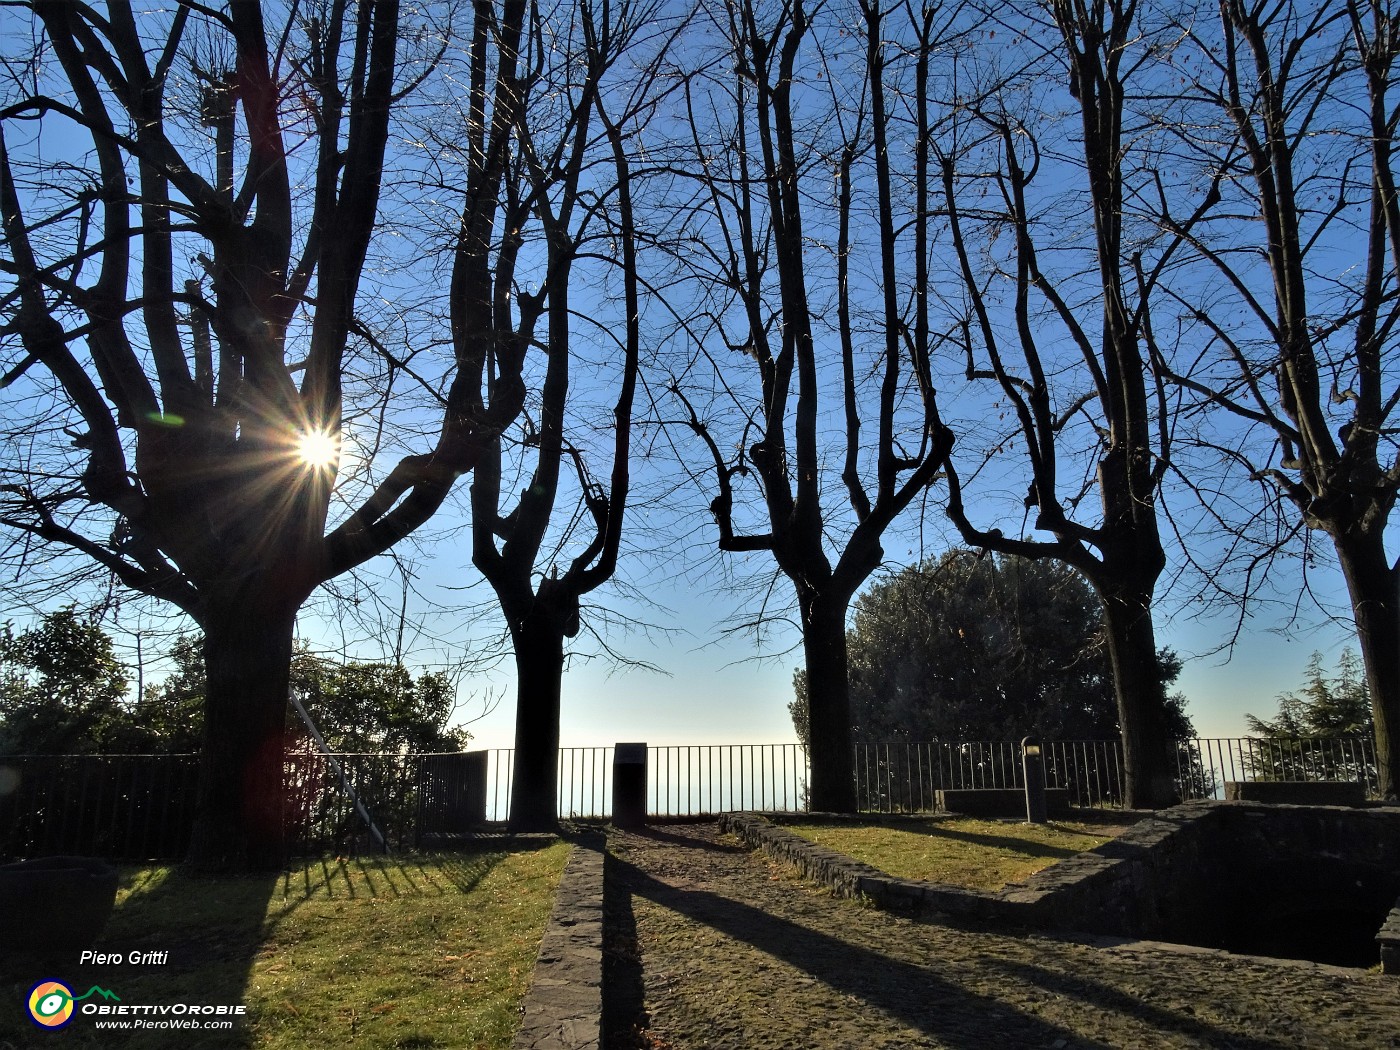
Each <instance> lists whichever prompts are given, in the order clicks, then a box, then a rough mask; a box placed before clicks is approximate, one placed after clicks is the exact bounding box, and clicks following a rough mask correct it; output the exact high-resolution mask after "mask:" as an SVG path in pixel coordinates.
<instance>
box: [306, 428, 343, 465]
mask: <svg viewBox="0 0 1400 1050" xmlns="http://www.w3.org/2000/svg"><path fill="white" fill-rule="evenodd" d="M296 450H297V459H298V460H300V461H301V464H302V466H304V467H306V468H307V469H308V470H331V469H332V468H334V467H335V466H336V465H337V464H338V463H339V462H340V440H339V439H338V438H337V437H336V436H335V435H334V434H328V433H326V431H324V430H308V431H306V432H305V433H303V434H301V435H300V436H299V437H298V438H297V444H296Z"/></svg>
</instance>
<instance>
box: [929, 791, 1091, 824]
mask: <svg viewBox="0 0 1400 1050" xmlns="http://www.w3.org/2000/svg"><path fill="white" fill-rule="evenodd" d="M935 794H936V797H937V802H938V808H939V809H941V810H943V811H944V812H947V813H958V814H961V815H963V816H966V817H984V818H987V819H990V820H1015V819H1016V818H1018V817H1019V818H1020V819H1021V820H1025V819H1026V793H1025V792H1024V791H1022V790H1021V789H1020V788H956V789H948V790H944V791H939V792H936V793H935ZM1045 810H1046V814H1047V815H1048V816H1049V817H1050V819H1051V820H1067V819H1069V815H1070V813H1069V792H1068V791H1067V790H1066V789H1065V788H1047V789H1046V791H1045Z"/></svg>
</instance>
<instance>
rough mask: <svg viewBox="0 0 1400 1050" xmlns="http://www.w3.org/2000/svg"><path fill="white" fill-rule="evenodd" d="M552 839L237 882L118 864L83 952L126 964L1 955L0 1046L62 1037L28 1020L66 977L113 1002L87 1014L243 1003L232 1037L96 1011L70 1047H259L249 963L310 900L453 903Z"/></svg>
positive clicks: (316, 864)
mask: <svg viewBox="0 0 1400 1050" xmlns="http://www.w3.org/2000/svg"><path fill="white" fill-rule="evenodd" d="M549 844H550V843H549V842H548V841H538V842H536V841H522V842H511V843H508V844H504V843H491V844H483V847H482V848H480V849H473V850H464V851H461V852H458V853H453V854H443V855H437V856H433V857H419V856H414V855H396V856H392V857H384V856H368V857H362V858H355V859H347V858H343V857H320V858H301V859H299V860H296V861H293V862H292V863H291V864H290V865H289V867H288V868H287V869H286V870H284V871H281V872H269V873H265V874H259V875H249V876H236V877H235V876H208V875H191V874H186V873H184V872H182V871H181V870H179V869H178V868H175V867H147V868H131V867H123V868H122V869H121V883H120V889H119V893H118V904H117V908H116V909H115V910H114V912H113V914H112V918H111V920H110V921H109V922H108V924H107V927H106V929H105V930H104V931H103V933H102V934H101V935H100V936H99V938H98V940H97V943H95V944H93V945H90V946H88V947H90V948H91V949H92V950H93V951H97V952H101V953H103V954H104V955H111V956H116V957H118V960H119V961H116V962H104V963H102V964H96V963H94V962H92V961H88V962H86V963H83V962H81V955H80V950H78V949H72V950H62V951H42V950H41V951H30V952H6V953H3V956H0V997H3V1000H4V1001H3V1003H2V1004H0V1050H8V1048H10V1047H15V1048H18V1047H26V1048H27V1047H30V1046H35V1047H40V1046H42V1047H52V1046H53V1045H54V1039H55V1033H54V1032H51V1031H47V1030H44V1029H41V1028H40V1027H38V1026H37V1025H35V1024H34V1023H33V1022H32V1021H31V1019H30V1018H29V1014H28V1007H27V998H28V994H29V990H30V989H31V988H32V987H33V986H34V985H35V984H37V983H38V982H39V981H42V980H57V981H62V982H63V983H64V984H66V985H67V986H68V987H69V988H70V989H72V991H73V993H74V995H76V996H81V995H83V994H84V993H85V992H87V991H88V990H89V989H90V988H91V987H93V986H94V985H96V986H98V987H100V988H102V989H104V990H107V991H110V992H112V993H114V994H115V995H116V996H118V999H117V1000H111V1001H108V1000H105V999H104V998H103V997H102V996H101V995H94V996H93V997H90V998H89V999H87V1000H84V1001H82V1002H80V1003H79V1004H78V1005H79V1009H80V1010H81V1009H82V1007H85V1006H96V1005H103V1004H108V1003H110V1005H115V1004H116V1003H118V1002H120V1003H123V1004H126V1005H128V1006H131V1005H155V1006H161V1005H174V1004H177V1003H178V1004H200V1005H206V1004H207V1005H213V1006H218V1005H228V1006H238V1005H244V1006H247V1013H246V1014H245V1015H244V1017H243V1018H241V1019H238V1020H236V1021H235V1027H234V1029H233V1030H232V1031H218V1032H212V1031H189V1030H183V1029H181V1030H151V1029H146V1030H139V1031H138V1030H132V1031H128V1032H121V1031H117V1030H113V1029H102V1030H99V1029H97V1028H96V1027H95V1024H94V1017H93V1016H92V1015H90V1014H89V1015H84V1014H82V1013H81V1012H80V1013H79V1014H78V1015H77V1016H76V1017H75V1019H74V1020H73V1021H72V1023H70V1024H69V1025H68V1026H67V1027H66V1028H65V1029H64V1030H63V1032H62V1033H61V1035H59V1036H58V1038H59V1039H61V1040H62V1042H63V1043H64V1045H65V1046H67V1047H81V1048H83V1050H89V1048H96V1047H104V1048H105V1047H122V1048H143V1050H144V1048H164V1047H172V1048H175V1047H179V1048H184V1047H211V1048H228V1050H234V1048H246V1047H249V1046H252V1045H254V1041H255V1032H254V1030H253V1027H252V1024H253V1022H254V1021H256V1019H257V1011H256V1008H255V1007H253V1006H249V1005H248V1000H249V998H250V991H251V987H250V985H251V982H252V979H253V973H254V968H255V966H256V965H257V963H258V961H259V960H260V959H262V960H263V961H264V962H267V961H269V958H270V957H269V954H268V953H269V952H272V951H274V950H275V949H274V948H272V947H270V945H272V944H274V943H275V942H276V941H277V939H278V935H279V932H280V931H283V930H285V929H286V925H287V923H288V922H289V920H291V919H293V918H294V917H295V916H296V914H297V913H298V912H299V911H301V910H302V909H303V908H304V907H305V906H306V905H307V904H308V903H309V902H312V901H321V902H325V901H337V900H339V901H346V902H351V901H363V900H365V899H367V898H373V899H379V900H396V899H402V898H406V897H431V898H442V899H444V901H446V902H450V898H452V897H455V896H459V895H466V894H468V893H470V892H471V891H472V890H473V889H474V888H475V887H476V886H477V885H478V884H479V883H480V882H481V881H482V880H483V879H484V878H486V876H487V875H488V874H489V873H490V872H491V870H492V869H493V868H494V867H496V865H497V864H499V863H500V862H501V861H502V860H503V859H504V858H505V857H507V856H508V855H510V854H511V853H518V852H523V851H534V850H537V849H542V848H545V847H546V846H548V845H549ZM0 906H3V903H0ZM299 950H300V949H299ZM162 952H163V953H166V954H165V955H164V956H161V955H160V953H162ZM328 994H333V992H328ZM186 1016H188V1015H186ZM169 1017H170V1015H169V1014H166V1015H164V1017H160V1016H159V1015H156V1017H155V1019H168V1018H169ZM143 1018H144V1019H150V1018H149V1017H147V1016H146V1015H143Z"/></svg>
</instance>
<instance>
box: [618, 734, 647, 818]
mask: <svg viewBox="0 0 1400 1050" xmlns="http://www.w3.org/2000/svg"><path fill="white" fill-rule="evenodd" d="M646 820H647V746H646V744H617V745H615V746H614V747H613V797H612V822H613V826H614V827H619V828H639V827H641V826H642V825H643V824H645V823H646Z"/></svg>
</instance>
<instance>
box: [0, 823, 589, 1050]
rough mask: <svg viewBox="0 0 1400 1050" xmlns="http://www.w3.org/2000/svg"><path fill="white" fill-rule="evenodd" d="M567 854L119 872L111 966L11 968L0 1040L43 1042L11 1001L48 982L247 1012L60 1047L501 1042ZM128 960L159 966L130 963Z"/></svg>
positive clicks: (94, 1034)
mask: <svg viewBox="0 0 1400 1050" xmlns="http://www.w3.org/2000/svg"><path fill="white" fill-rule="evenodd" d="M568 853H569V846H568V844H567V843H563V842H555V843H541V844H540V845H539V846H538V847H535V848H531V847H528V846H524V847H518V848H517V847H513V848H510V849H502V850H494V851H489V852H466V853H459V854H441V855H432V856H411V855H404V856H393V857H362V858H358V859H352V860H347V859H343V858H341V859H332V858H326V859H317V860H312V861H307V862H298V863H297V865H296V866H294V867H293V868H291V869H290V870H288V871H286V872H283V873H280V874H277V875H267V876H251V877H241V878H223V877H196V876H187V875H184V874H183V873H181V872H180V871H178V870H176V869H172V868H163V867H148V868H137V869H125V870H123V872H122V884H121V888H120V890H119V891H118V898H117V908H116V911H115V912H114V913H113V916H112V920H111V922H110V923H109V924H108V926H107V929H106V931H105V932H104V933H103V934H102V937H101V944H99V945H96V946H94V947H96V948H99V949H101V950H103V951H104V952H112V953H120V954H121V955H122V957H123V961H122V963H120V964H117V965H111V964H108V965H103V966H92V965H86V966H79V965H77V963H78V956H77V952H64V953H36V954H35V955H34V956H33V957H32V958H24V957H20V958H14V959H10V960H6V965H5V966H4V981H3V987H0V994H6V995H7V997H8V998H9V999H10V1000H11V1001H12V1003H18V1004H21V1005H20V1008H19V1009H18V1011H10V1010H7V1011H5V1012H4V1013H3V1015H0V1046H4V1045H6V1044H7V1043H8V1044H12V1045H16V1046H28V1045H30V1042H31V1041H32V1040H33V1039H34V1038H35V1036H36V1035H43V1036H47V1037H49V1039H50V1040H51V1041H52V1040H53V1039H54V1035H53V1034H52V1033H41V1032H38V1030H37V1028H35V1027H34V1026H33V1025H32V1024H30V1023H29V1022H28V1019H27V1018H26V1017H25V1016H24V1007H23V1005H22V1004H23V1003H24V1001H25V998H24V997H25V994H26V992H27V989H28V988H29V987H30V986H31V985H32V984H33V983H34V982H35V981H37V980H40V979H43V978H50V979H57V980H63V981H66V982H68V983H70V984H71V985H74V986H78V985H81V989H82V990H86V989H87V988H88V987H89V986H90V985H92V984H99V985H101V986H102V987H104V988H108V989H111V990H112V991H114V992H115V993H116V994H117V995H118V996H119V997H120V999H119V1001H120V1002H122V1003H126V1004H139V1003H144V1004H171V1003H207V1004H242V1005H245V1006H246V1008H247V1015H246V1019H244V1020H242V1021H241V1022H240V1023H238V1025H237V1027H236V1028H235V1030H234V1031H232V1032H217V1033H216V1032H172V1031H145V1032H139V1031H132V1032H126V1033H122V1032H116V1031H113V1030H110V1029H107V1030H102V1031H99V1030H97V1029H96V1027H95V1024H94V1019H93V1018H92V1017H90V1016H88V1017H84V1016H79V1017H76V1018H75V1019H74V1021H73V1022H72V1023H71V1024H70V1025H69V1027H68V1028H67V1029H65V1030H64V1031H63V1032H62V1033H61V1035H59V1036H57V1038H58V1039H59V1040H60V1041H62V1042H63V1043H64V1045H65V1046H76V1047H84V1048H87V1047H99V1046H100V1047H107V1046H117V1047H142V1048H147V1047H150V1048H153V1047H174V1046H200V1047H206V1046H207V1047H269V1048H277V1050H292V1048H298V1050H300V1048H303V1047H308V1046H326V1047H334V1046H341V1045H353V1046H356V1047H361V1046H363V1047H454V1048H456V1047H466V1048H473V1047H508V1046H509V1045H510V1043H511V1040H512V1038H513V1037H514V1033H515V1030H516V1028H517V1027H518V1025H519V1006H520V1002H521V999H522V998H523V996H524V994H525V991H526V989H527V988H528V986H529V981H530V975H531V972H532V970H533V967H534V961H535V955H536V953H537V952H538V949H539V943H540V937H541V935H542V934H543V932H544V926H545V922H546V920H547V918H548V916H549V912H550V909H551V907H552V906H553V903H554V895H555V889H556V887H557V885H558V881H559V876H560V874H561V872H562V871H563V867H564V863H565V860H566V858H567V856H568ZM133 951H136V952H148V951H155V952H162V951H164V952H168V953H169V957H168V960H167V961H165V962H163V963H161V964H157V965H130V964H128V963H127V962H126V961H125V959H126V957H127V956H129V954H130V953H131V952H133ZM69 956H71V957H72V958H69ZM40 970H42V971H43V972H39V971H40ZM74 991H75V994H80V991H79V989H77V988H76V987H75V989H74ZM16 1013H17V1016H16Z"/></svg>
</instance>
